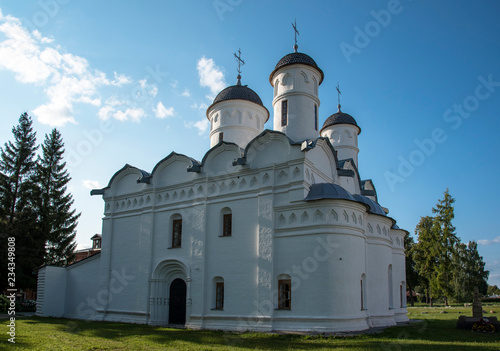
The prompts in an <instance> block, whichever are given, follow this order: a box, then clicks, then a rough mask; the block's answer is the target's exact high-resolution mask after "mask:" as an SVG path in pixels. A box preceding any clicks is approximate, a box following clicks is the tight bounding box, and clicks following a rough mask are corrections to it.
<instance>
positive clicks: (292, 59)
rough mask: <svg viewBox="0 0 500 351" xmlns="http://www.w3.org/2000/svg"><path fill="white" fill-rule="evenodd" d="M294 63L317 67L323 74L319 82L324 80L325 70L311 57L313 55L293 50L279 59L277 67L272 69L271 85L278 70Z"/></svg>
mask: <svg viewBox="0 0 500 351" xmlns="http://www.w3.org/2000/svg"><path fill="white" fill-rule="evenodd" d="M294 64H303V65H307V66H311V67H313V68H316V69H317V70H318V71H319V73H320V75H321V78H320V80H319V84H321V82H323V78H324V77H325V75H324V73H323V71H322V70H321V68H319V67H318V65H317V64H316V62H315V61H314V60H313V59H312V58H311V56H309V55H307V54H304V53H302V52H292V53H291V54H288V55H286V56H284V57H283V58H282V59H281V60H279V61H278V63H277V64H276V67H274V71H272V72H271V75H270V76H269V82H270V83H271V85H272V84H273V82H272V80H273V76H274V73H276V71H277V70H279V69H280V68H281V67H285V66H288V65H294Z"/></svg>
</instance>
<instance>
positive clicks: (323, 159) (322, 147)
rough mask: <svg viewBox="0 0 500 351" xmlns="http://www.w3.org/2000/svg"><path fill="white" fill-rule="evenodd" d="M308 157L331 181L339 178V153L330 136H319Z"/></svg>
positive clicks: (307, 154)
mask: <svg viewBox="0 0 500 351" xmlns="http://www.w3.org/2000/svg"><path fill="white" fill-rule="evenodd" d="M306 158H307V159H308V160H309V161H310V162H311V163H312V164H313V165H314V167H315V168H316V169H317V170H318V171H320V172H321V173H323V174H324V175H325V176H327V177H329V178H330V179H331V181H336V180H337V179H338V175H337V155H336V152H335V150H334V149H333V147H332V144H331V143H330V140H328V138H318V139H317V140H316V142H315V146H314V148H312V149H310V150H309V151H308V152H307V153H306Z"/></svg>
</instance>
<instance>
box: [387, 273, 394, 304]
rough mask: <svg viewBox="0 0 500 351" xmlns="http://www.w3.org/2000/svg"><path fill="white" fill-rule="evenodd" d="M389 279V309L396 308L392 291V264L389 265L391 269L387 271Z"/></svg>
mask: <svg viewBox="0 0 500 351" xmlns="http://www.w3.org/2000/svg"><path fill="white" fill-rule="evenodd" d="M387 281H388V289H389V309H391V308H394V298H393V291H392V264H390V265H389V269H388V272H387Z"/></svg>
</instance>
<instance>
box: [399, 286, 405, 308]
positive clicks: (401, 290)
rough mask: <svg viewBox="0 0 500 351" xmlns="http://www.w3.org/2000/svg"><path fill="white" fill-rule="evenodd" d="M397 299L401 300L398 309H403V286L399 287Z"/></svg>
mask: <svg viewBox="0 0 500 351" xmlns="http://www.w3.org/2000/svg"><path fill="white" fill-rule="evenodd" d="M399 297H400V299H401V305H400V307H401V308H403V306H404V305H403V285H400V286H399Z"/></svg>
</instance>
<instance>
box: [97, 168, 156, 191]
mask: <svg viewBox="0 0 500 351" xmlns="http://www.w3.org/2000/svg"><path fill="white" fill-rule="evenodd" d="M150 179H151V176H150V174H149V173H148V172H146V171H143V170H142V169H139V168H137V167H134V166H131V165H129V164H125V166H123V167H122V168H121V169H120V170H118V171H117V172H116V173H115V174H113V176H112V177H111V179H110V180H109V183H108V185H107V186H106V187H104V188H102V189H94V190H92V191H91V192H90V195H104V197H107V196H110V195H114V196H118V195H123V194H130V193H135V192H138V191H142V190H144V189H145V188H146V187H147V186H148V184H149V182H150Z"/></svg>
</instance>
